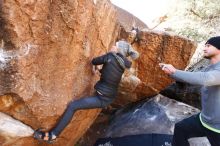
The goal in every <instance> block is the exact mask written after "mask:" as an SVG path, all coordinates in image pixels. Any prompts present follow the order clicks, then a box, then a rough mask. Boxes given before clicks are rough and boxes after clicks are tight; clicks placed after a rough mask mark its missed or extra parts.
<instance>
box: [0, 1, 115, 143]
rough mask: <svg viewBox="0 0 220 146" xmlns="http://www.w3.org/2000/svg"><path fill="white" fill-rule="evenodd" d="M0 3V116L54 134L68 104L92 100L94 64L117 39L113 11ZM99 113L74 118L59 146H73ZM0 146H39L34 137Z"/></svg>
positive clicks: (85, 4) (98, 5) (74, 4)
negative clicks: (94, 60)
mask: <svg viewBox="0 0 220 146" xmlns="http://www.w3.org/2000/svg"><path fill="white" fill-rule="evenodd" d="M0 2H1V4H0V7H1V9H0V18H1V19H0V21H1V22H0V24H1V25H0V44H1V47H0V65H1V66H0V67H1V68H0V95H1V97H0V104H1V107H0V111H2V112H4V113H7V114H9V115H11V116H13V117H14V118H16V119H18V120H20V121H22V122H23V123H25V124H28V125H30V126H31V127H33V129H36V128H39V127H42V128H45V129H50V128H51V127H53V125H54V124H55V123H56V121H57V120H58V118H59V117H60V115H61V114H62V113H63V112H64V110H65V107H66V105H67V103H68V102H69V101H70V100H75V99H78V98H80V97H83V96H88V95H90V94H92V92H93V85H94V83H95V81H96V80H97V76H93V75H92V72H91V70H90V67H91V63H90V61H91V59H92V58H93V57H94V56H98V55H100V54H102V53H104V52H106V51H107V49H108V48H109V46H110V45H111V43H112V42H113V41H114V40H115V38H116V32H117V29H115V28H118V27H117V24H116V14H115V9H114V7H113V6H112V5H111V3H110V2H109V1H107V0H97V1H91V0H74V1H71V0H65V1H59V0H44V1H33V0H31V1H22V0H17V1H14V0H7V1H0ZM98 113H99V110H86V111H80V112H78V113H76V116H75V118H74V119H77V120H74V121H73V122H72V123H71V124H70V125H69V126H68V128H66V129H65V131H64V132H63V133H62V135H61V137H65V138H60V139H58V141H57V142H56V144H55V145H59V146H60V145H65V146H67V145H73V144H74V143H75V142H76V141H77V140H78V139H79V138H80V137H81V136H82V135H83V133H84V132H85V131H86V129H87V128H88V127H89V126H90V124H91V123H92V122H93V120H94V119H95V118H96V116H97V114H98ZM72 131H74V135H73V132H72ZM0 141H1V144H4V143H7V145H15V143H16V145H19V146H22V145H25V146H26V145H38V142H37V141H35V140H33V138H31V137H30V138H25V139H22V138H21V139H19V140H17V141H7V140H2V139H0Z"/></svg>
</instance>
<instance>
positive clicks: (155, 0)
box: [110, 0, 177, 27]
mask: <svg viewBox="0 0 220 146" xmlns="http://www.w3.org/2000/svg"><path fill="white" fill-rule="evenodd" d="M110 1H111V2H112V3H113V4H115V5H117V6H119V7H121V8H123V9H125V10H127V11H128V12H130V13H132V14H133V15H135V16H136V17H138V18H139V19H140V20H142V21H143V22H144V23H146V24H147V25H148V26H149V27H152V26H153V21H154V20H155V19H156V18H159V17H160V16H164V15H165V14H166V13H167V12H168V11H169V10H170V9H171V7H174V6H175V4H176V3H177V0H110Z"/></svg>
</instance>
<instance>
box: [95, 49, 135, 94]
mask: <svg viewBox="0 0 220 146" xmlns="http://www.w3.org/2000/svg"><path fill="white" fill-rule="evenodd" d="M92 64H93V65H102V64H103V67H102V69H101V71H100V73H101V77H100V80H99V81H98V82H97V83H96V85H95V87H94V88H95V89H96V90H97V91H98V92H100V93H101V94H102V95H104V96H106V97H110V98H114V97H115V96H116V94H117V91H118V86H119V83H120V81H121V77H122V74H123V73H124V70H125V68H130V67H131V62H130V61H129V60H128V59H127V58H126V57H124V56H123V55H121V54H120V53H117V54H116V53H113V52H111V53H107V54H105V55H103V56H100V57H96V58H94V59H93V60H92Z"/></svg>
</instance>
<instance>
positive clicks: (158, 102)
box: [106, 94, 199, 137]
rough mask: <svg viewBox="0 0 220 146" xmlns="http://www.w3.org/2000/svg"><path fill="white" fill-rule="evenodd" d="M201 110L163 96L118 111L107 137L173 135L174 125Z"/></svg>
mask: <svg viewBox="0 0 220 146" xmlns="http://www.w3.org/2000/svg"><path fill="white" fill-rule="evenodd" d="M198 112H199V110H198V109H196V108H193V107H191V106H189V105H186V104H184V103H180V102H177V101H175V100H172V99H169V98H167V97H165V96H162V95H160V94H159V95H157V96H155V97H154V98H152V99H150V100H149V101H147V102H141V103H139V104H137V105H133V106H127V107H126V108H124V109H121V110H119V111H117V113H116V114H115V115H114V117H113V118H112V121H111V123H110V126H109V128H108V130H107V132H106V137H122V136H126V135H138V134H148V133H149V134H151V133H158V134H173V128H174V124H175V123H176V122H178V121H180V120H182V119H184V118H187V117H189V116H190V115H193V114H196V113H198Z"/></svg>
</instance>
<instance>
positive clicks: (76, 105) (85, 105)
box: [51, 94, 113, 136]
mask: <svg viewBox="0 0 220 146" xmlns="http://www.w3.org/2000/svg"><path fill="white" fill-rule="evenodd" d="M112 101H113V99H112V98H108V97H104V96H102V95H99V94H96V95H95V96H91V97H85V98H81V99H79V100H75V101H71V102H70V103H69V105H68V107H67V109H66V111H65V113H64V114H63V116H62V117H61V119H60V120H59V122H58V123H57V125H56V126H55V127H54V128H53V129H52V131H51V132H52V133H53V134H55V135H56V136H58V135H59V134H60V133H61V132H62V131H63V129H64V128H65V127H66V126H67V125H68V124H69V122H70V121H71V119H72V117H73V115H74V113H75V112H76V111H77V110H79V109H80V110H81V109H93V108H104V107H106V106H108V105H109V104H110V103H112Z"/></svg>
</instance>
